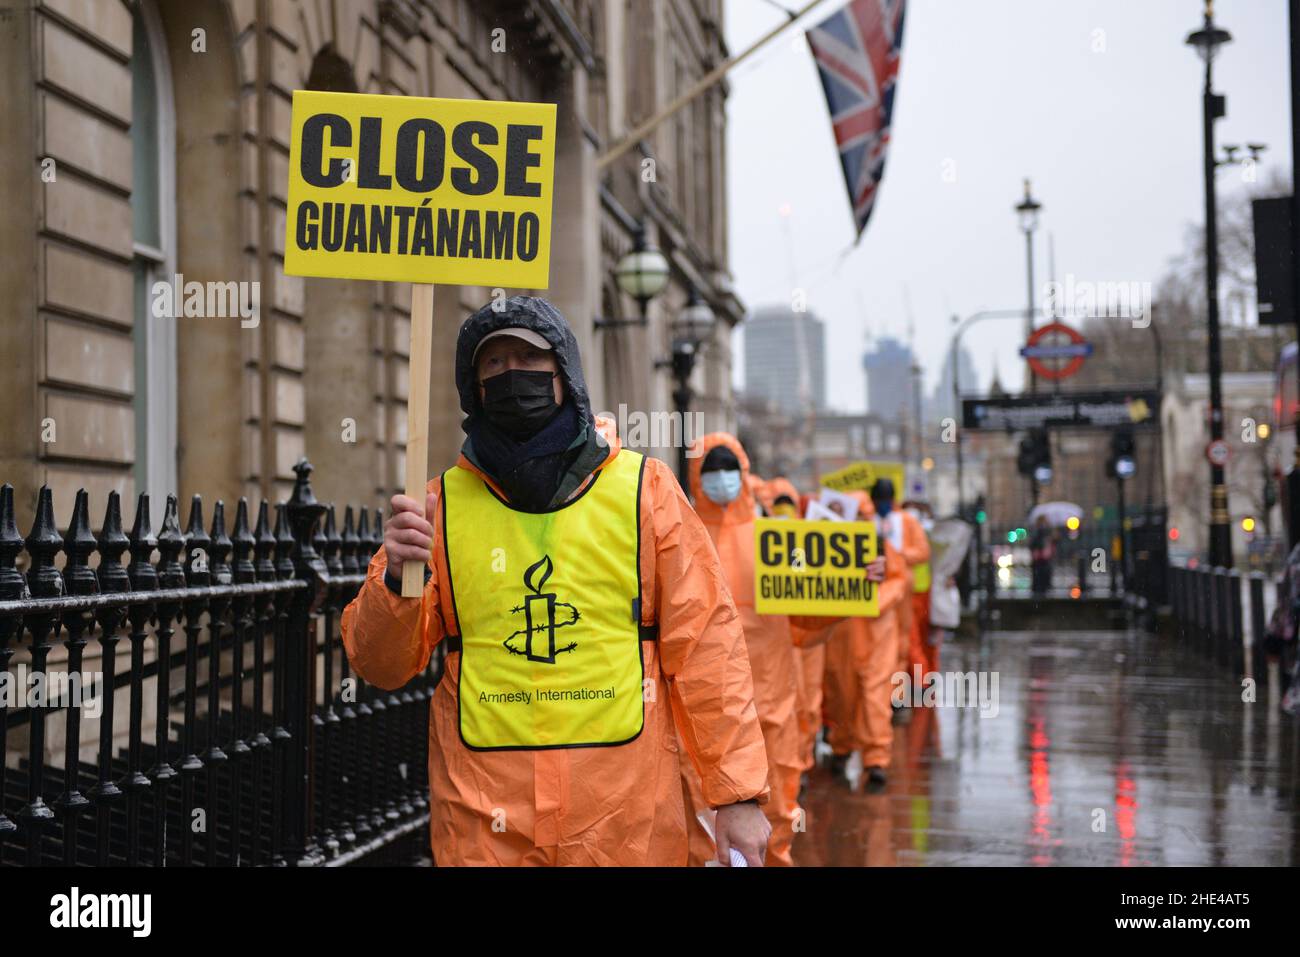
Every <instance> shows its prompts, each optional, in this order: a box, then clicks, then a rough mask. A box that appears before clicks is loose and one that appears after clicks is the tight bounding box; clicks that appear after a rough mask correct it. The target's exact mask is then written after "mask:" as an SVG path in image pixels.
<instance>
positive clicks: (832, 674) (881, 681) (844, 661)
mask: <svg viewBox="0 0 1300 957" xmlns="http://www.w3.org/2000/svg"><path fill="white" fill-rule="evenodd" d="M849 494H851V495H853V496H854V497H855V498H857V499H858V520H859V521H863V520H874V519H875V517H876V513H875V509H874V507H873V506H872V503H871V500H870V499H869V498H868V497H867V494H866V493H865V492H850V493H849ZM878 524H879V523H878ZM880 548H881V551H883V553H884V562H885V568H884V581H883V582H882V583H881V584H880V586H879V595H880V601H879V605H880V615H879V617H877V618H847V619H845V620H844V621H843V622H842V623H840V624H839V625H837V626H836V627H835V629H834V631H833V632H832V634H831V638H830V640H829V642H828V643H827V648H826V673H825V685H824V687H825V704H824V708H825V711H826V718H827V723H828V726H829V734H828V738H827V740H828V743H829V744H830V746H831V751H832V758H831V770H832V772H833V773H835V774H837V775H842V774H843V773H844V769H845V766H846V765H847V763H848V760H849V758H850V757H851V756H852V753H853V752H854V751H859V752H861V754H862V765H863V767H864V768H865V769H866V771H867V777H868V781H869V782H870V783H871V784H872V785H873V786H880V785H883V784H884V783H885V781H886V774H885V770H886V769H887V768H888V767H889V765H890V761H891V756H892V753H893V744H894V729H893V724H892V702H891V694H892V691H893V677H894V674H895V672H896V671H897V667H898V645H899V643H900V641H901V640H902V636H903V631H902V622H901V620H900V616H899V613H898V612H899V608H900V607H901V606H902V605H904V604H906V602H907V595H908V590H909V589H910V587H911V585H910V584H909V581H908V576H907V563H906V562H905V561H904V559H903V555H902V553H901V552H899V551H897V550H895V548H894V547H893V546H892V545H891V544H890V543H889V541H888V540H887V539H886V538H885V537H884V536H883V535H882V536H881V537H880Z"/></svg>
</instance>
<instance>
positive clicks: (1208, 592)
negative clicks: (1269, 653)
mask: <svg viewBox="0 0 1300 957" xmlns="http://www.w3.org/2000/svg"><path fill="white" fill-rule="evenodd" d="M1270 592H1272V594H1270ZM1169 600H1170V606H1171V609H1170V610H1171V613H1172V619H1173V623H1174V627H1175V631H1176V634H1177V636H1178V638H1179V639H1180V640H1181V641H1182V642H1184V643H1185V644H1187V645H1189V646H1191V647H1193V648H1195V649H1196V650H1197V651H1199V652H1200V653H1201V654H1203V655H1205V656H1206V657H1207V658H1212V659H1214V660H1215V661H1216V662H1217V663H1218V664H1219V665H1221V666H1222V667H1223V668H1225V669H1227V670H1228V671H1230V672H1232V673H1234V674H1236V675H1238V676H1245V675H1251V676H1253V677H1255V678H1257V679H1258V678H1261V677H1262V676H1263V675H1265V674H1266V673H1267V667H1268V663H1267V661H1266V650H1267V641H1266V634H1265V631H1266V626H1267V623H1268V619H1269V617H1270V615H1271V613H1272V610H1273V607H1274V606H1275V605H1276V603H1277V601H1282V600H1285V599H1284V596H1283V595H1282V594H1281V588H1280V585H1279V584H1278V583H1277V582H1274V581H1271V580H1270V579H1269V577H1268V576H1266V575H1265V574H1263V573H1262V572H1247V573H1245V574H1243V573H1242V572H1241V571H1240V570H1239V569H1236V568H1231V569H1228V568H1215V567H1212V566H1209V565H1200V564H1194V565H1170V566H1169Z"/></svg>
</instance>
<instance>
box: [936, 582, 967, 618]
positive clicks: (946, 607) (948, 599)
mask: <svg viewBox="0 0 1300 957" xmlns="http://www.w3.org/2000/svg"><path fill="white" fill-rule="evenodd" d="M930 624H931V625H933V626H934V627H935V628H956V627H958V626H959V625H961V592H959V591H958V590H957V586H956V585H940V584H939V583H938V582H935V583H933V584H931V585H930Z"/></svg>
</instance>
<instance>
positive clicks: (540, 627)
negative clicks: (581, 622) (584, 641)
mask: <svg viewBox="0 0 1300 957" xmlns="http://www.w3.org/2000/svg"><path fill="white" fill-rule="evenodd" d="M554 570H555V566H554V565H553V564H552V562H551V556H550V555H543V556H542V557H541V558H540V559H539V560H537V561H536V562H534V563H533V564H531V565H529V566H528V568H527V569H526V570H525V571H524V587H525V588H526V589H527V592H526V593H525V594H524V603H523V604H522V605H518V606H516V607H514V608H512V609H510V614H512V615H518V614H520V613H521V612H522V613H523V616H524V627H523V628H521V629H519V630H518V631H515V632H512V633H511V634H510V635H509V637H507V638H506V640H505V641H503V642H502V643H501V644H502V645H503V646H504V647H505V649H506V651H508V652H510V653H511V654H512V655H524V656H525V657H527V658H528V660H529V661H541V662H545V663H546V664H548V665H553V664H555V656H556V655H557V654H563V653H564V652H566V651H573V650H574V649H575V648H577V647H578V643H577V642H576V641H571V642H569V643H568V644H566V645H563V646H561V647H558V648H557V647H556V644H555V632H556V631H557V630H558V629H560V628H568V627H569V626H571V625H574V624H577V622H578V619H579V618H580V617H582V616H581V614H580V613H579V612H578V609H577V607H576V606H574V605H571V604H569V603H568V602H567V601H556V600H555V599H556V597H557V596H556V595H555V593H554V592H546V591H543V589H544V588H545V587H546V582H547V580H548V579H550V577H551V572H553V571H554ZM560 608H567V609H568V614H567V620H565V621H557V620H556V617H555V614H556V610H557V609H560Z"/></svg>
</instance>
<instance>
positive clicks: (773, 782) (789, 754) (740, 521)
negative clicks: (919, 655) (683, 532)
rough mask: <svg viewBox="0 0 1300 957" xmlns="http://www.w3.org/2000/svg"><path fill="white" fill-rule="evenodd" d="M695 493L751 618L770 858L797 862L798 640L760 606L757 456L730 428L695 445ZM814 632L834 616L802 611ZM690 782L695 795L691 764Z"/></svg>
mask: <svg viewBox="0 0 1300 957" xmlns="http://www.w3.org/2000/svg"><path fill="white" fill-rule="evenodd" d="M691 453H692V454H691V457H690V463H691V465H690V486H691V497H692V498H693V499H694V501H695V508H696V510H697V511H698V512H699V515H700V520H701V521H702V522H703V523H704V527H705V528H706V529H707V530H708V533H709V535H710V537H711V538H712V539H713V543H714V545H715V546H716V547H717V550H718V558H719V559H720V560H721V562H722V568H723V571H724V572H725V573H726V578H727V584H728V586H729V587H730V591H731V596H732V598H733V599H734V600H735V603H736V607H737V609H739V611H740V618H741V621H742V623H743V625H744V632H745V643H746V645H747V646H748V648H749V663H750V668H751V670H752V672H753V676H754V704H755V706H756V707H757V709H758V719H759V723H760V724H761V725H762V728H763V741H764V744H765V745H766V748H767V764H768V783H769V786H770V788H771V794H772V796H771V799H770V800H769V801H768V802H767V803H766V804H765V805H763V810H764V812H765V813H766V814H767V816H768V820H769V821H770V822H771V824H772V837H771V840H770V842H769V844H768V851H767V863H769V864H775V865H784V866H789V865H791V864H792V863H793V860H792V858H791V854H790V848H791V845H792V844H793V843H794V834H795V829H796V827H799V828H800V829H802V828H801V825H800V823H799V822H800V820H801V818H800V813H801V812H800V810H799V806H798V795H799V776H800V772H801V770H802V763H801V757H800V740H799V722H798V715H797V712H796V708H797V702H798V679H797V677H796V665H795V644H794V641H795V639H794V638H793V636H792V634H791V619H790V618H789V617H788V616H785V615H759V614H758V612H757V611H756V610H755V607H754V519H755V515H754V500H753V494H752V492H751V491H750V485H749V482H748V481H747V477H748V475H749V458H748V456H746V454H745V450H744V449H743V448H742V447H741V445H740V443H739V442H738V441H737V440H736V438H735V437H734V436H732V435H729V434H727V433H725V432H712V433H710V434H708V435H706V436H704V437H703V438H701V439H700V440H699V441H698V442H697V443H696V444H695V445H694V446H693V447H692V450H691ZM795 621H797V622H799V623H800V624H801V625H804V626H806V630H807V631H816V630H818V629H820V628H824V627H826V626H827V625H829V624H830V622H831V619H822V618H811V617H810V618H797V619H795ZM685 773H686V779H687V789H688V792H689V793H690V794H691V797H692V799H694V797H695V794H694V787H693V782H692V781H691V775H690V770H689V769H686V772H685Z"/></svg>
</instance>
